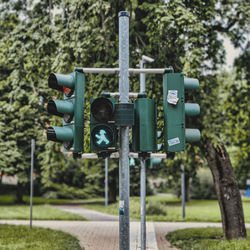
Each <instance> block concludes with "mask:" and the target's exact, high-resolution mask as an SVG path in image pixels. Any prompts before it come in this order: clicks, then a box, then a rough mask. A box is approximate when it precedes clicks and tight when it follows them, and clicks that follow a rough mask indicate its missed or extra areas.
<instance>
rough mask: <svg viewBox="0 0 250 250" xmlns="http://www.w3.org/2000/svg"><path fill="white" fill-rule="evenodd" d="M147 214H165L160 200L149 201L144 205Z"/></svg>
mask: <svg viewBox="0 0 250 250" xmlns="http://www.w3.org/2000/svg"><path fill="white" fill-rule="evenodd" d="M146 213H147V215H167V212H166V210H165V208H164V206H163V205H162V204H161V203H160V202H150V203H148V204H147V205H146Z"/></svg>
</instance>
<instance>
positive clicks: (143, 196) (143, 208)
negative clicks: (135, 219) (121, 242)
mask: <svg viewBox="0 0 250 250" xmlns="http://www.w3.org/2000/svg"><path fill="white" fill-rule="evenodd" d="M140 68H144V61H143V60H141V61H140ZM145 91H146V84H145V74H144V73H140V92H145ZM140 175H141V187H140V188H141V192H140V193H141V194H140V195H141V250H145V249H146V231H147V229H146V161H145V159H143V158H141V172H140Z"/></svg>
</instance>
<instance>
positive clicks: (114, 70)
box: [79, 68, 172, 74]
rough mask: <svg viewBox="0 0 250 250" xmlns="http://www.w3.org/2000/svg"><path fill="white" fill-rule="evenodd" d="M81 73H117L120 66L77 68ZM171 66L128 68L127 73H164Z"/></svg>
mask: <svg viewBox="0 0 250 250" xmlns="http://www.w3.org/2000/svg"><path fill="white" fill-rule="evenodd" d="M79 70H81V71H82V72H83V73H90V74H97V73H102V74H119V73H120V71H121V70H120V68H79ZM171 70H172V68H164V69H160V68H159V69H133V68H130V69H128V72H129V74H140V73H146V74H165V73H166V72H169V71H171Z"/></svg>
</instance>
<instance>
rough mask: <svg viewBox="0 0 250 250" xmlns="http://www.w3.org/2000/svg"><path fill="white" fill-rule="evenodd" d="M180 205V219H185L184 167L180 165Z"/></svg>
mask: <svg viewBox="0 0 250 250" xmlns="http://www.w3.org/2000/svg"><path fill="white" fill-rule="evenodd" d="M181 171H182V174H181V201H182V202H181V203H182V219H185V166H184V165H181Z"/></svg>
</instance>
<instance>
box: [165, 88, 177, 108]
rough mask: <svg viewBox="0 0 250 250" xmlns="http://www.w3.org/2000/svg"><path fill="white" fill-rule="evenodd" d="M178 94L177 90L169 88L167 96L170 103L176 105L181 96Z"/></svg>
mask: <svg viewBox="0 0 250 250" xmlns="http://www.w3.org/2000/svg"><path fill="white" fill-rule="evenodd" d="M177 96H178V91H177V90H169V91H168V96H167V101H168V103H170V104H173V105H176V104H177V102H178V100H179V98H178V97H177Z"/></svg>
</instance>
